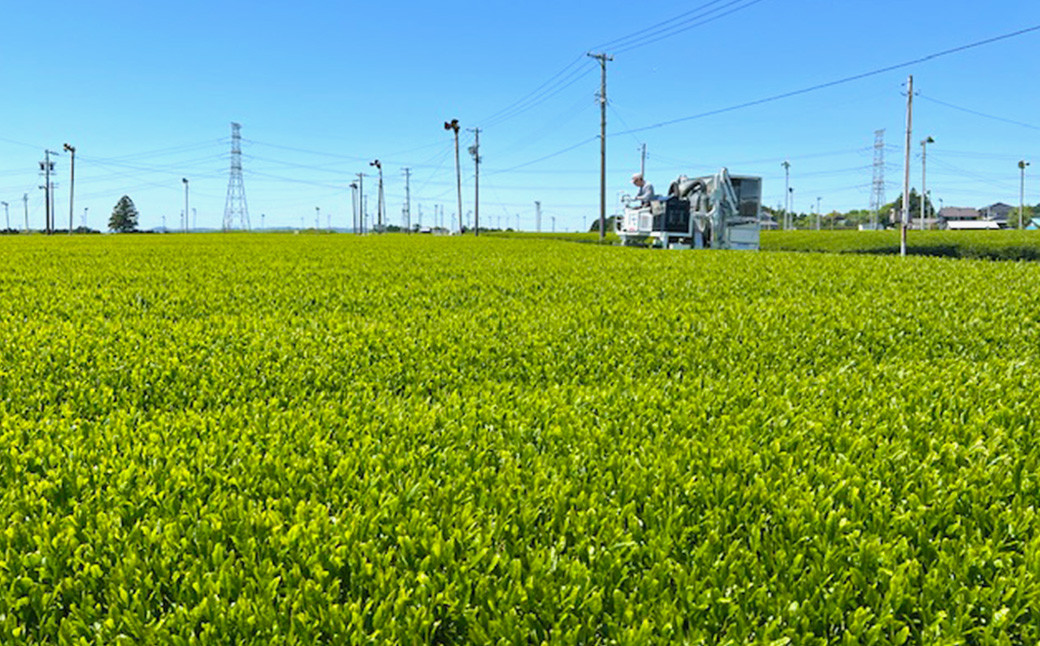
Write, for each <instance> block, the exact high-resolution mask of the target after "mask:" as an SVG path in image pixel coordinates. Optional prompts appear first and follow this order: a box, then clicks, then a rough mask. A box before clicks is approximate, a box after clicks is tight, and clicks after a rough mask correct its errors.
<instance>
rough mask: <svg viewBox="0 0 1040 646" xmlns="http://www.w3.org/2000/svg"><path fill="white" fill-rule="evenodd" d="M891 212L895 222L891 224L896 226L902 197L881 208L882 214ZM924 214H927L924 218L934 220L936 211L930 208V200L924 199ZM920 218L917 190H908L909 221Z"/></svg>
mask: <svg viewBox="0 0 1040 646" xmlns="http://www.w3.org/2000/svg"><path fill="white" fill-rule="evenodd" d="M891 210H894V211H895V213H896V222H893V223H892V224H898V220H899V215H900V214H901V213H902V212H903V196H902V195H900V196H899V197H897V198H896V201H895V202H892V203H891V204H886V205H885V206H883V207H881V211H882V213H888V212H889V211H891ZM925 213H926V214H927V215H926V216H925V217H929V218H934V217H935V215H936V210H935V207H934V206H932V200H931V198H926V199H925ZM920 217H921V196H920V195H918V194H917V189H914V188H912V189H910V219H911V220H916V219H918V218H920Z"/></svg>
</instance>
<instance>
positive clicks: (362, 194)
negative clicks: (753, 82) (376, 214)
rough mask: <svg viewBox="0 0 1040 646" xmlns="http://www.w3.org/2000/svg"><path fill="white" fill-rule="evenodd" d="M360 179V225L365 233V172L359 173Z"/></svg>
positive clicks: (358, 178) (358, 177)
mask: <svg viewBox="0 0 1040 646" xmlns="http://www.w3.org/2000/svg"><path fill="white" fill-rule="evenodd" d="M357 181H358V225H360V228H361V233H362V234H364V233H365V204H364V201H365V174H364V173H358V174H357Z"/></svg>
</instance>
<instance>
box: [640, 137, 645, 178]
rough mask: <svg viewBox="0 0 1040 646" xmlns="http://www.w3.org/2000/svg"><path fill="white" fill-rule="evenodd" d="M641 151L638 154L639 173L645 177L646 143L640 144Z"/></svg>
mask: <svg viewBox="0 0 1040 646" xmlns="http://www.w3.org/2000/svg"><path fill="white" fill-rule="evenodd" d="M642 148H643V152H642V154H641V155H640V156H639V174H640V175H643V176H644V178H645V177H646V144H643V146H642Z"/></svg>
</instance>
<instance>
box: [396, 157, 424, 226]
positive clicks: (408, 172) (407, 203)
mask: <svg viewBox="0 0 1040 646" xmlns="http://www.w3.org/2000/svg"><path fill="white" fill-rule="evenodd" d="M401 172H402V173H404V208H403V209H401V220H402V224H404V230H405V232H409V231H411V230H412V188H411V184H410V180H411V178H412V169H411V168H403V169H401ZM420 217H421V216H420Z"/></svg>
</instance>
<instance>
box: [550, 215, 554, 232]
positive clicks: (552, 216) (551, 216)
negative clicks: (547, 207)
mask: <svg viewBox="0 0 1040 646" xmlns="http://www.w3.org/2000/svg"><path fill="white" fill-rule="evenodd" d="M549 217H550V218H552V223H553V225H552V227H553V228H552V232H553V233H556V216H555V215H550V216H549Z"/></svg>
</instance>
